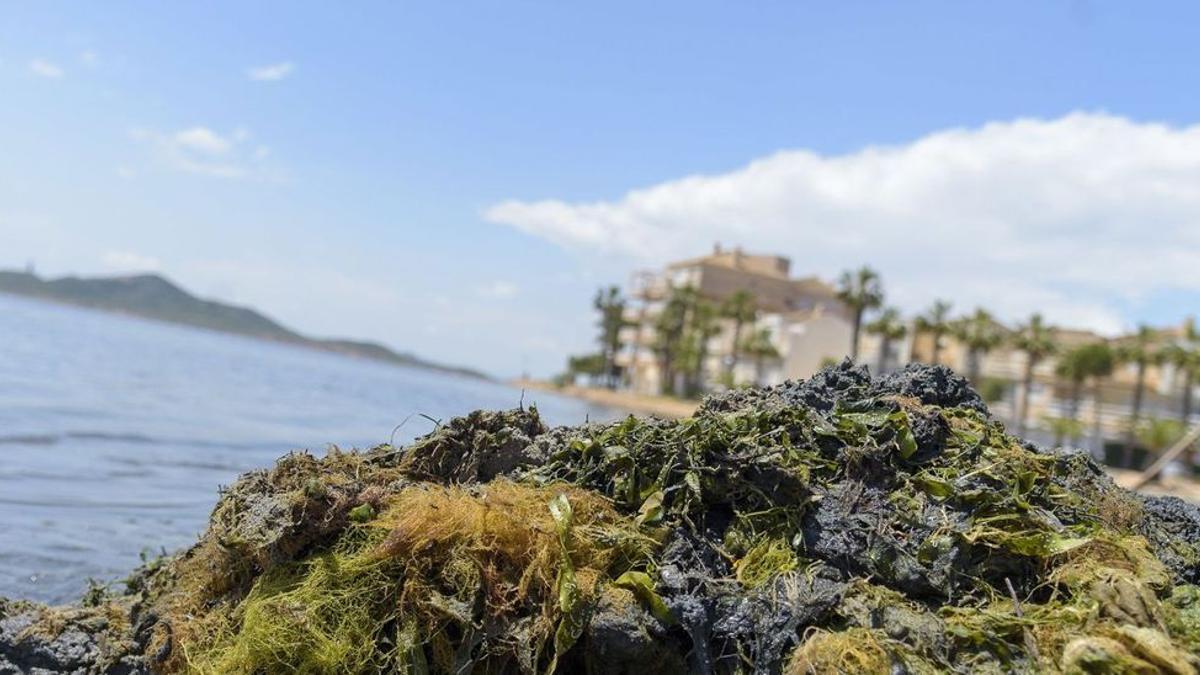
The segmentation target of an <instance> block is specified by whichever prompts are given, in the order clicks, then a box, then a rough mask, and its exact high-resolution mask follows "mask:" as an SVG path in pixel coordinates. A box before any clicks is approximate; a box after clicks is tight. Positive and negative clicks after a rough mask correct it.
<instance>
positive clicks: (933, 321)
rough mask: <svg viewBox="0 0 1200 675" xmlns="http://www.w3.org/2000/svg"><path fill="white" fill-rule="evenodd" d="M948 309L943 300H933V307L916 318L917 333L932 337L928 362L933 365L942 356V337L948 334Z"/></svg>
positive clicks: (946, 303) (948, 306)
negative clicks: (931, 347)
mask: <svg viewBox="0 0 1200 675" xmlns="http://www.w3.org/2000/svg"><path fill="white" fill-rule="evenodd" d="M950 307H951V305H950V303H949V302H947V301H945V300H935V301H934V303H933V306H931V307H930V308H929V309H928V310H926V311H925V313H924V314H922V315H921V316H918V317H917V326H916V329H917V332H918V333H929V334H930V335H932V336H933V355H932V356H933V358H931V359H930V361H931V362H932V363H935V364H936V363H938V359H939V358H940V357H941V354H942V337H943V336H944V335H946V334H947V333H949V332H950Z"/></svg>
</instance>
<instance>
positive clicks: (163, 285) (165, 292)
mask: <svg viewBox="0 0 1200 675" xmlns="http://www.w3.org/2000/svg"><path fill="white" fill-rule="evenodd" d="M0 293H10V294H13V295H21V296H25V297H29V298H37V299H39V300H48V301H52V302H60V303H66V304H71V305H77V306H80V307H89V308H92V309H100V310H105V311H109V312H118V313H121V314H132V315H134V316H140V317H144V318H147V319H156V320H158V321H167V322H170V323H177V324H183V325H185V326H194V327H197V328H207V329H209V330H215V331H220V332H222V333H233V334H235V335H244V336H247V337H253V338H259V339H263V340H273V341H275V342H284V343H288V344H294V345H299V346H302V347H309V348H312V349H320V350H321V351H326V352H335V353H338V354H345V355H347V356H355V357H360V358H367V359H372V360H375V361H383V362H386V363H394V364H398V365H403V366H413V367H417V368H428V369H430V370H437V371H442V372H446V373H455V374H459V375H467V376H469V377H478V378H483V379H489V378H488V377H487V375H485V374H483V373H481V372H479V371H477V370H472V369H470V368H461V367H457V366H447V365H443V364H440V363H433V362H430V361H426V360H424V359H421V358H418V357H416V356H413V355H412V354H401V353H398V352H395V351H392V350H391V349H389V348H387V347H385V346H383V345H381V344H377V343H374V342H360V341H356V340H345V339H328V340H322V339H316V338H310V337H307V336H304V335H301V334H299V333H297V332H295V331H293V330H291V329H289V328H286V327H285V326H282V325H280V324H278V323H276V322H275V321H273V320H271V319H269V318H267V317H266V316H263V315H262V314H260V313H258V312H256V311H255V310H253V309H250V308H248V307H238V306H236V305H227V304H225V303H222V302H217V301H215V300H204V299H201V298H197V297H196V296H194V295H192V294H191V293H188V292H187V291H185V290H183V289H182V288H180V287H179V286H177V285H175V284H174V283H172V282H171V281H170V280H168V279H166V278H165V277H162V276H159V275H157V274H137V275H131V276H118V277H90V278H83V277H63V278H61V279H42V278H41V277H38V276H37V275H36V274H32V273H28V272H15V271H5V270H0Z"/></svg>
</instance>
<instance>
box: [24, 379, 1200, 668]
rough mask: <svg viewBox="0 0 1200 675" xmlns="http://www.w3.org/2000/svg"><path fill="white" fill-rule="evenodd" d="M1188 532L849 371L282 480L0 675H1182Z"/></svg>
mask: <svg viewBox="0 0 1200 675" xmlns="http://www.w3.org/2000/svg"><path fill="white" fill-rule="evenodd" d="M1198 533H1200V509H1197V508H1196V507H1194V506H1191V505H1188V504H1186V503H1184V502H1180V501H1178V500H1172V499H1163V498H1148V497H1143V496H1140V495H1138V494H1135V493H1132V492H1128V491H1126V490H1123V489H1121V488H1119V487H1117V486H1116V485H1114V484H1113V483H1112V481H1111V480H1109V479H1108V477H1107V476H1106V474H1105V473H1104V472H1103V471H1102V470H1101V469H1100V468H1099V467H1098V466H1097V465H1096V464H1095V463H1094V462H1093V461H1092V460H1091V459H1090V458H1088V457H1086V456H1084V455H1081V454H1077V453H1069V452H1062V451H1052V450H1047V449H1042V448H1038V447H1035V446H1033V445H1031V444H1028V443H1026V442H1023V441H1022V440H1020V439H1018V438H1015V437H1013V436H1011V435H1009V434H1007V433H1006V432H1005V430H1004V428H1003V427H1002V426H1001V425H1000V424H999V423H998V422H997V421H996V420H994V419H993V418H991V417H990V415H989V414H988V412H987V409H986V407H985V406H984V404H983V402H982V401H981V400H980V399H979V397H978V396H977V395H976V394H975V393H974V392H973V391H972V390H971V389H970V388H969V387H968V386H967V385H966V383H965V381H963V380H962V379H961V378H959V377H958V376H956V375H954V374H953V373H952V372H951V371H949V370H947V369H945V368H942V367H928V366H913V367H910V368H908V369H906V370H904V371H902V372H900V373H896V374H893V375H891V376H888V377H886V378H879V379H873V378H871V377H870V375H869V373H868V372H867V371H866V369H865V368H861V367H855V366H853V365H852V364H850V363H848V362H847V363H843V364H842V365H840V366H835V367H831V368H828V369H826V370H824V371H822V372H821V373H819V374H818V375H816V376H815V377H813V378H811V379H810V380H807V381H804V382H792V383H787V384H785V385H782V386H780V387H775V388H772V389H764V390H752V391H740V392H733V393H729V394H725V395H721V396H715V397H710V398H709V399H708V400H706V401H705V403H704V404H703V406H702V407H701V409H700V410H699V411H698V412H697V413H696V415H695V416H693V417H691V418H688V419H684V420H679V421H662V420H654V419H639V418H635V417H629V418H626V419H624V420H621V421H618V422H615V423H611V424H592V425H585V426H581V427H575V428H558V429H547V428H546V427H545V426H544V425H543V424H542V422H541V420H540V418H539V417H538V416H537V412H536V410H535V409H528V410H524V409H523V410H514V411H508V412H498V413H489V412H476V413H472V414H471V415H469V416H467V417H464V418H459V419H456V420H453V421H451V422H450V423H448V424H447V425H445V426H441V427H439V428H438V429H437V430H435V431H434V432H433V433H431V434H430V435H428V436H426V437H425V438H422V439H419V440H418V441H416V442H415V443H413V444H412V445H410V446H408V447H404V448H394V447H391V446H382V447H379V448H375V449H373V450H370V451H367V452H362V453H345V452H340V451H334V452H331V453H329V454H328V455H327V456H326V457H324V458H320V459H317V458H315V457H312V456H310V455H307V454H292V455H288V456H287V457H284V458H283V459H281V460H280V462H279V463H278V465H277V466H276V467H274V468H273V469H271V470H269V471H260V472H255V473H252V474H248V475H247V476H244V477H243V478H241V479H240V480H239V481H238V482H237V483H235V484H234V485H233V486H231V487H230V488H228V489H227V490H225V491H224V492H223V494H222V496H221V498H220V500H219V501H218V504H217V506H216V508H215V510H214V512H213V517H212V520H211V524H210V527H209V529H208V531H207V532H206V533H205V534H204V535H203V536H202V537H201V539H200V540H199V541H198V542H197V544H196V545H194V546H193V547H192V548H191V549H189V550H187V551H185V552H183V553H181V554H178V555H176V556H173V557H170V558H168V559H165V560H162V561H156V562H155V563H154V564H153V565H149V566H147V567H146V568H144V569H142V570H141V571H139V573H137V574H135V576H134V577H132V578H131V581H130V583H129V584H128V586H129V591H128V592H127V593H126V594H124V595H121V596H118V597H111V598H101V599H99V600H97V601H96V602H95V603H93V604H94V605H95V606H94V607H93V608H91V609H89V610H87V611H89V612H91V613H92V614H90V615H89V616H104V617H107V618H106V619H105V622H104V627H103V628H101V629H98V630H97V631H94V633H102V634H104V635H106V636H108V637H107V638H106V639H104V640H99V639H98V638H95V637H94V635H93V636H92V638H91V640H92V642H91V643H89V644H94V645H100V644H103V645H104V648H103V649H100V648H99V647H96V648H94V649H91V651H86V650H85V652H86V653H84V654H83V655H82V656H80V655H79V654H75V655H74V656H73V657H72V658H74V660H73V661H72V662H71V663H70V664H69V665H70V667H69V668H68V667H66V666H65V665H63V664H59V665H63V667H58V666H56V665H55V662H54V660H53V658H50V657H47V656H46V654H47V653H48V652H53V647H54V646H55V645H59V644H60V643H61V639H60V638H59V637H58V636H61V635H63V634H66V633H69V632H70V631H69V630H67V628H68V624H67V623H64V621H62V620H59V621H58V625H53V624H54V622H53V621H45V620H43V621H42V624H46V625H44V626H42V628H36V629H35V628H31V626H34V624H35V623H36V620H35V619H36V617H35V616H34V614H35V613H36V612H38V611H41V612H61V611H64V610H49V609H46V608H40V609H39V608H31V607H28V606H25V605H21V606H20V607H15V608H14V607H13V606H10V605H0V672H4V668H5V666H6V665H10V664H11V667H12V668H13V669H16V668H20V667H35V666H36V667H39V668H43V669H45V670H48V671H50V672H53V671H55V670H56V669H57V670H61V671H70V670H84V671H86V670H92V671H95V672H136V671H138V670H148V671H155V672H200V673H227V672H235V673H236V672H242V673H266V672H306V673H323V672H363V673H370V672H381V671H388V672H409V673H426V672H448V673H449V672H453V673H462V672H488V673H504V672H512V673H545V672H555V671H559V672H575V671H588V672H592V673H636V672H697V673H739V672H753V673H787V674H789V675H790V674H799V673H826V672H828V673H850V672H865V673H896V672H908V673H933V672H997V673H1000V672H1014V671H1039V672H1051V673H1080V672H1112V673H1155V672H1167V673H1197V672H1200V657H1198V656H1197V654H1198V653H1200V587H1198V586H1196V585H1195V584H1196V583H1197V582H1198V581H1200V536H1198ZM79 611H83V610H82V609H81V610H79ZM31 617H32V618H31ZM71 621H73V623H70V624H69V626H70V627H71V628H72V629H73V630H74V629H75V627H77V626H78V625H79V624H80V621H79V620H78V619H77V618H73V619H71ZM68 623H69V622H68ZM8 625H12V626H18V627H19V628H20V631H15V630H11V629H9V630H7V632H6V629H5V626H8ZM55 631H58V632H57V633H56V632H55ZM18 632H19V633H20V634H19V635H18V634H17V633H18ZM76 632H78V631H76ZM56 640H57V642H56ZM18 647H19V649H18ZM77 651H78V650H77ZM101 652H103V659H104V660H100V656H99V655H100V654H101ZM35 653H36V654H37V655H38V656H37V658H39V659H41V660H40V661H38V662H37V663H36V664H35V663H34V662H33V661H32V660H31V659H32V658H34V657H33V656H31V655H32V654H35ZM88 655H94V658H93V657H89V656H88ZM88 658H91V660H90V661H89V660H88ZM121 669H124V670H121Z"/></svg>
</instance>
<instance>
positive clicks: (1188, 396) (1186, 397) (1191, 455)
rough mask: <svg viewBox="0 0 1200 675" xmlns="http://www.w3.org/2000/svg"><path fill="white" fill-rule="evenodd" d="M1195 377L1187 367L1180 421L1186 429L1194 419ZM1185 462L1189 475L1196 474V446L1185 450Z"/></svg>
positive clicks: (1184, 376)
mask: <svg viewBox="0 0 1200 675" xmlns="http://www.w3.org/2000/svg"><path fill="white" fill-rule="evenodd" d="M1194 377H1195V373H1193V372H1192V369H1191V368H1188V369H1186V372H1185V373H1184V375H1183V410H1181V411H1180V413H1181V415H1180V416H1181V418H1182V419H1181V420H1180V421H1182V422H1183V428H1184V429H1187V428H1188V427H1189V426H1190V422H1191V419H1192V379H1193V378H1194ZM1183 464H1184V466H1185V467H1187V472H1188V473H1187V475H1188V476H1194V475H1196V449H1195V448H1194V447H1192V448H1188V449H1187V450H1185V451H1184V453H1183Z"/></svg>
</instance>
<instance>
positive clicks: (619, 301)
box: [592, 286, 629, 389]
mask: <svg viewBox="0 0 1200 675" xmlns="http://www.w3.org/2000/svg"><path fill="white" fill-rule="evenodd" d="M592 306H593V307H595V308H596V311H598V312H600V321H599V322H598V323H597V326H598V327H599V328H600V335H599V342H600V355H601V357H602V358H603V360H604V365H603V368H604V372H603V374H602V377H603V378H604V384H605V386H606V387H608V388H609V389H613V388H615V387H616V386H617V378H616V374H617V368H616V359H617V352H619V351H621V329H622V328H624V327H625V326H627V325H629V322H628V321H626V320H625V298H623V297H621V289H620V288H618V287H616V286H609V287H608V288H607V289H605V288H602V289H600V290H598V291H596V298H595V299H594V300H593V301H592Z"/></svg>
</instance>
